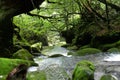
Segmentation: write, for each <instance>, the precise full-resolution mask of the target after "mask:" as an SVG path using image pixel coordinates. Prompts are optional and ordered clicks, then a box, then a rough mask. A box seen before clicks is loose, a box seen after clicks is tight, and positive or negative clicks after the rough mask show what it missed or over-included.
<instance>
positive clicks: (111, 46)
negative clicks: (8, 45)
mask: <svg viewBox="0 0 120 80" xmlns="http://www.w3.org/2000/svg"><path fill="white" fill-rule="evenodd" d="M114 47H116V48H117V47H118V48H120V40H119V41H117V42H114V43H111V44H104V45H100V46H99V49H101V50H103V51H106V50H108V49H110V48H114Z"/></svg>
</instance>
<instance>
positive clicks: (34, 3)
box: [0, 0, 44, 57]
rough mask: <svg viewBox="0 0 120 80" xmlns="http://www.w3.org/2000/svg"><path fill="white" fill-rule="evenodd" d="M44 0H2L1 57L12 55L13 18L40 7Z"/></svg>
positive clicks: (0, 10) (0, 5)
mask: <svg viewBox="0 0 120 80" xmlns="http://www.w3.org/2000/svg"><path fill="white" fill-rule="evenodd" d="M43 1H44V0H0V57H10V55H11V54H10V53H11V50H12V47H13V32H14V27H13V24H12V18H13V17H14V16H16V15H19V14H21V13H27V12H29V11H30V10H32V9H34V8H38V7H39V5H40V4H41V3H42V2H43Z"/></svg>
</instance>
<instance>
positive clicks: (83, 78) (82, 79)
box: [72, 60, 95, 80]
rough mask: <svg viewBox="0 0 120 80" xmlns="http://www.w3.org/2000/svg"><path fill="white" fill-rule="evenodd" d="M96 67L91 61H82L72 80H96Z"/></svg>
mask: <svg viewBox="0 0 120 80" xmlns="http://www.w3.org/2000/svg"><path fill="white" fill-rule="evenodd" d="M94 71H95V66H94V64H93V63H92V62H90V61H86V60H84V61H80V62H78V63H77V65H76V67H75V69H74V71H73V75H72V80H94Z"/></svg>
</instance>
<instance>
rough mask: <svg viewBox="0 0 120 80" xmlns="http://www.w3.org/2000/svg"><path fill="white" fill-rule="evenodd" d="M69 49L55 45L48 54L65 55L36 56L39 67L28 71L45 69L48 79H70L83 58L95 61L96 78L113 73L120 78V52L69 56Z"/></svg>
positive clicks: (97, 79) (96, 79) (98, 79)
mask: <svg viewBox="0 0 120 80" xmlns="http://www.w3.org/2000/svg"><path fill="white" fill-rule="evenodd" d="M68 52H69V50H67V49H65V48H62V47H59V46H55V47H54V48H53V49H51V50H47V52H46V54H47V55H48V56H51V55H54V54H60V55H63V56H58V57H48V56H39V57H36V58H34V61H35V62H36V63H37V64H38V65H39V66H38V67H30V68H29V69H28V72H29V73H31V72H37V71H38V72H39V71H45V72H46V75H47V80H68V78H71V76H72V72H73V69H74V67H75V65H76V63H77V62H79V61H81V60H89V61H91V62H93V63H94V65H95V66H96V70H95V73H94V75H95V76H94V79H95V80H100V77H101V76H102V75H104V74H112V75H113V76H115V77H117V78H118V80H120V67H119V66H120V62H119V61H120V54H119V53H118V52H114V53H98V54H94V55H86V56H70V55H69V56H68V55H67V53H68Z"/></svg>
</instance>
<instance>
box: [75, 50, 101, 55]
mask: <svg viewBox="0 0 120 80" xmlns="http://www.w3.org/2000/svg"><path fill="white" fill-rule="evenodd" d="M100 52H101V50H99V49H96V48H85V49H80V50H78V51H77V52H76V54H75V55H79V56H84V55H87V54H96V53H100Z"/></svg>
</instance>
